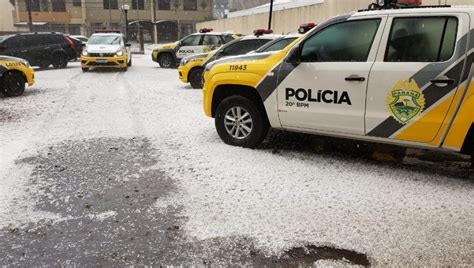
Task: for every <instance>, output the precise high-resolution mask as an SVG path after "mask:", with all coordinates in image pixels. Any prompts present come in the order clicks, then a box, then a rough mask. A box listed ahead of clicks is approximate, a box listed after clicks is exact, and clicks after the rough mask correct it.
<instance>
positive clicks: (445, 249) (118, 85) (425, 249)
mask: <svg viewBox="0 0 474 268" xmlns="http://www.w3.org/2000/svg"><path fill="white" fill-rule="evenodd" d="M133 64H134V66H133V67H131V68H130V69H129V71H128V72H126V73H121V72H100V73H98V72H90V73H82V72H81V71H80V69H79V68H78V65H77V64H71V66H72V67H71V68H68V69H66V70H48V71H39V72H37V73H36V76H37V84H36V85H35V86H34V88H33V89H32V90H30V91H29V92H28V93H27V94H26V95H25V96H24V97H21V98H16V99H0V109H7V110H10V111H15V112H18V113H20V114H19V117H20V119H19V120H17V121H13V122H0V130H1V131H0V227H2V226H6V225H8V224H21V223H24V222H30V221H37V220H38V219H41V218H55V217H57V216H55V215H50V214H47V213H46V214H44V213H42V212H40V211H35V210H34V203H33V200H29V199H28V198H27V197H28V195H29V193H28V192H26V190H27V189H28V188H27V187H26V184H27V183H28V180H29V178H30V173H31V167H29V166H25V165H20V164H15V161H16V160H18V159H22V158H24V157H28V156H33V155H35V154H36V152H37V151H38V150H40V149H43V148H46V147H47V146H50V145H54V144H56V143H58V142H62V141H65V140H69V139H71V140H77V139H87V138H97V137H131V136H144V137H148V138H149V139H151V141H152V143H153V145H154V147H155V148H156V149H157V155H158V157H159V163H158V164H157V166H156V168H160V169H163V170H164V171H166V172H167V173H168V175H169V176H170V177H171V178H173V179H174V180H175V181H176V183H177V184H178V186H179V187H180V191H179V193H177V194H176V195H174V196H170V197H167V199H166V200H158V201H157V203H156V207H157V208H158V209H164V208H166V207H167V206H174V205H177V206H183V209H184V211H183V214H184V216H186V217H188V221H187V223H186V225H185V226H184V230H185V231H186V232H187V234H188V235H189V236H190V237H193V238H197V239H207V238H213V237H220V236H231V235H243V236H249V237H252V238H255V240H256V241H257V243H258V245H257V246H259V247H260V248H261V249H263V250H265V251H267V252H269V253H277V254H278V253H280V252H281V251H282V250H284V249H287V248H290V247H293V246H295V245H300V244H304V243H311V244H315V245H332V246H335V247H340V248H345V249H351V250H356V251H359V252H362V253H366V254H368V255H369V257H370V258H371V260H372V261H374V262H375V263H376V264H380V265H384V264H390V265H404V264H411V265H448V264H451V265H461V264H470V265H472V264H473V260H472V256H473V255H474V242H473V237H474V227H473V222H474V212H473V211H474V185H473V183H472V182H470V181H465V180H464V181H463V180H458V179H455V178H447V177H442V176H435V175H432V174H431V173H428V172H427V173H423V172H416V171H413V170H405V169H404V168H403V167H400V166H396V167H390V166H387V165H378V164H376V163H366V162H363V161H362V160H344V159H340V158H336V157H329V156H327V155H326V156H319V155H316V154H308V153H302V152H297V151H287V150H283V151H281V153H279V154H272V152H271V150H249V149H242V148H235V147H230V146H227V145H224V144H223V143H222V142H221V141H220V140H219V138H218V136H217V134H216V132H215V130H214V125H213V121H212V120H211V119H209V118H206V117H205V116H204V114H203V111H202V92H201V91H199V90H192V89H190V87H188V86H186V85H183V84H181V83H180V82H179V81H178V78H177V72H176V70H163V69H160V68H159V67H157V65H156V64H155V63H153V62H151V60H150V57H149V55H145V56H136V55H134V60H133ZM19 200H20V201H22V203H19V202H18V201H19ZM103 216H110V215H103Z"/></svg>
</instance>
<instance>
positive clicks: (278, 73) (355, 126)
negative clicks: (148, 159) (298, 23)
mask: <svg viewBox="0 0 474 268" xmlns="http://www.w3.org/2000/svg"><path fill="white" fill-rule="evenodd" d="M387 2H389V1H387ZM392 2H393V1H392ZM391 7H396V8H391ZM473 60H474V6H463V7H449V6H436V7H433V6H429V7H422V6H417V7H410V8H407V7H403V6H400V5H394V4H393V3H391V4H390V5H389V6H379V5H375V8H374V6H371V9H370V10H365V11H359V12H354V13H352V14H346V15H341V16H337V17H335V18H333V19H330V20H329V21H326V22H325V23H323V24H320V25H318V26H317V27H316V28H314V29H313V30H311V31H310V32H309V33H308V34H307V35H306V36H305V37H304V38H302V39H301V40H298V42H295V43H294V45H293V46H291V47H287V48H285V49H283V50H281V51H277V52H274V53H260V54H254V55H245V56H239V57H234V58H230V59H223V60H219V61H215V62H213V63H211V64H209V65H207V66H206V70H205V73H204V79H205V84H204V88H203V94H204V111H205V113H206V115H207V116H209V117H214V118H215V125H216V129H217V132H218V134H219V136H220V137H221V139H222V140H223V141H224V142H225V143H227V144H230V145H235V146H242V147H255V146H256V145H258V144H259V143H260V142H261V141H262V140H263V139H264V138H265V137H266V135H267V131H268V129H269V127H272V128H275V129H283V130H288V131H295V132H305V133H315V134H320V135H328V136H334V137H344V138H348V139H358V140H366V141H374V142H382V143H392V144H397V145H402V146H407V147H410V146H413V147H422V148H433V149H434V148H441V149H447V150H453V151H457V152H462V153H468V154H474V112H473V111H474V80H473V75H474V66H473Z"/></svg>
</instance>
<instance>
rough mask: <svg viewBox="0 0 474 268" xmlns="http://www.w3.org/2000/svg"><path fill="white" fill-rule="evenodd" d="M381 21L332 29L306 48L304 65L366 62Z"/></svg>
mask: <svg viewBox="0 0 474 268" xmlns="http://www.w3.org/2000/svg"><path fill="white" fill-rule="evenodd" d="M379 25H380V19H369V20H357V21H348V22H343V23H338V24H335V25H332V26H329V27H327V28H325V29H323V30H322V31H320V32H318V33H316V34H315V35H313V36H311V37H310V38H309V39H308V40H306V41H305V42H304V44H303V47H302V50H301V61H303V62H341V61H347V62H350V61H354V62H364V61H367V58H368V56H369V52H370V48H371V47H372V43H373V41H374V37H375V34H376V33H377V29H378V28H379Z"/></svg>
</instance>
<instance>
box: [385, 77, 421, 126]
mask: <svg viewBox="0 0 474 268" xmlns="http://www.w3.org/2000/svg"><path fill="white" fill-rule="evenodd" d="M424 109H425V96H424V95H423V92H421V89H420V87H419V86H418V84H417V83H416V81H415V80H400V81H398V82H397V83H396V84H395V86H394V87H393V88H392V90H390V92H389V94H388V96H387V110H388V111H389V112H390V115H391V116H392V117H393V119H395V120H396V121H397V122H399V123H400V124H403V125H405V124H407V123H409V122H410V121H411V120H412V119H413V118H415V117H417V116H418V115H420V114H421V113H422V112H423V110H424Z"/></svg>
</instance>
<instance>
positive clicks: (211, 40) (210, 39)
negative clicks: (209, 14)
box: [202, 34, 221, 46]
mask: <svg viewBox="0 0 474 268" xmlns="http://www.w3.org/2000/svg"><path fill="white" fill-rule="evenodd" d="M220 43H221V40H220V39H219V37H218V36H217V35H210V34H206V35H204V39H203V41H202V44H203V45H205V46H207V45H211V46H217V45H220Z"/></svg>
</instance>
